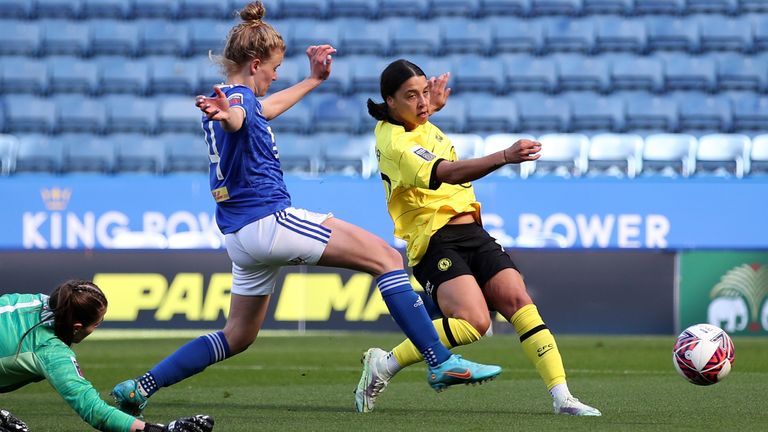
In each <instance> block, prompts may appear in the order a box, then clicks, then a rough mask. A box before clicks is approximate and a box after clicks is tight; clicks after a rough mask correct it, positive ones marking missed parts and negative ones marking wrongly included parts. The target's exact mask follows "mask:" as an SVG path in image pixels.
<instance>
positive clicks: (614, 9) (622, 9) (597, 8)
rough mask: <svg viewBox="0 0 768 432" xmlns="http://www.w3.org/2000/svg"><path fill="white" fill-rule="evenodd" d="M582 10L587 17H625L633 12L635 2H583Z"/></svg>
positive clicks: (606, 0) (592, 0) (604, 0)
mask: <svg viewBox="0 0 768 432" xmlns="http://www.w3.org/2000/svg"><path fill="white" fill-rule="evenodd" d="M582 9H583V12H584V14H585V15H595V14H617V15H625V14H630V13H631V12H632V10H633V0H583V4H582Z"/></svg>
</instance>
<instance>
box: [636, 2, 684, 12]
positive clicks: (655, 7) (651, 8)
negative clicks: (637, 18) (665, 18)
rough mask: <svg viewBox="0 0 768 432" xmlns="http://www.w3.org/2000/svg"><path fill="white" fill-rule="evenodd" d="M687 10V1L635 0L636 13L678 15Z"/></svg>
mask: <svg viewBox="0 0 768 432" xmlns="http://www.w3.org/2000/svg"><path fill="white" fill-rule="evenodd" d="M684 10H685V0H635V12H636V13H640V14H667V15H677V14H680V13H682V12H683V11H684Z"/></svg>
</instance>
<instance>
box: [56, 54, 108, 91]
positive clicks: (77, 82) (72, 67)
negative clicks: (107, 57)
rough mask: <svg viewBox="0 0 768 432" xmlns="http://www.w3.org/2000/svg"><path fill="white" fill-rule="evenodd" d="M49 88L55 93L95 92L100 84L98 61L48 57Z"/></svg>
mask: <svg viewBox="0 0 768 432" xmlns="http://www.w3.org/2000/svg"><path fill="white" fill-rule="evenodd" d="M47 62H48V77H49V87H48V88H49V90H50V91H51V92H53V93H83V94H95V93H97V89H98V86H99V70H98V67H97V66H96V63H94V62H90V61H87V60H84V59H80V58H76V57H64V56H62V57H48V60H47Z"/></svg>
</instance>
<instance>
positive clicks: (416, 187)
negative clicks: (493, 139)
mask: <svg viewBox="0 0 768 432" xmlns="http://www.w3.org/2000/svg"><path fill="white" fill-rule="evenodd" d="M374 134H375V135H376V158H377V159H378V161H379V171H380V172H381V179H382V181H383V182H384V191H385V193H386V197H387V208H388V210H389V216H390V217H391V218H392V222H394V224H395V236H396V237H398V238H401V239H403V240H405V241H406V242H407V243H408V246H407V252H408V265H409V266H411V267H413V266H415V265H416V264H418V263H419V261H420V260H421V257H422V256H424V253H425V252H426V251H427V246H429V240H430V238H431V237H432V234H434V233H435V232H436V231H437V230H439V229H440V228H442V227H443V226H445V225H446V224H447V223H448V221H450V220H451V218H453V217H454V216H456V215H458V214H461V213H471V214H472V215H473V217H474V218H475V220H476V221H477V223H481V220H480V203H479V202H477V200H476V199H475V191H474V190H473V189H472V184H471V183H464V184H460V185H451V184H447V183H440V181H438V180H437V179H436V175H435V171H436V169H437V163H438V162H439V161H441V160H447V161H455V160H457V157H456V151H455V150H454V148H453V144H452V143H451V140H450V139H449V138H448V137H447V136H445V134H443V132H442V131H441V130H440V129H438V128H437V127H436V126H435V125H433V124H432V123H430V122H426V123H425V124H423V125H421V126H418V127H416V128H415V129H413V130H412V131H409V132H407V131H406V130H405V128H404V127H403V126H398V125H394V124H392V123H388V122H385V121H380V122H378V123H377V124H376V129H375V130H374Z"/></svg>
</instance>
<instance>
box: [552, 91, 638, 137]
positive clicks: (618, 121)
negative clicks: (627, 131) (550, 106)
mask: <svg viewBox="0 0 768 432" xmlns="http://www.w3.org/2000/svg"><path fill="white" fill-rule="evenodd" d="M566 98H567V99H568V101H569V102H570V105H571V128H572V129H573V130H575V131H586V130H597V131H614V132H620V131H623V130H624V128H625V124H626V119H625V117H624V111H625V109H624V99H623V98H622V97H621V96H597V95H595V94H593V93H571V94H569V95H567V96H566Z"/></svg>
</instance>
